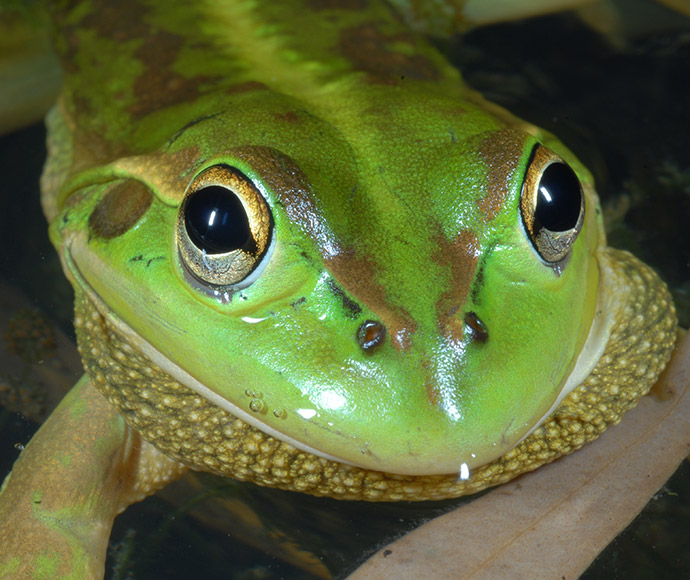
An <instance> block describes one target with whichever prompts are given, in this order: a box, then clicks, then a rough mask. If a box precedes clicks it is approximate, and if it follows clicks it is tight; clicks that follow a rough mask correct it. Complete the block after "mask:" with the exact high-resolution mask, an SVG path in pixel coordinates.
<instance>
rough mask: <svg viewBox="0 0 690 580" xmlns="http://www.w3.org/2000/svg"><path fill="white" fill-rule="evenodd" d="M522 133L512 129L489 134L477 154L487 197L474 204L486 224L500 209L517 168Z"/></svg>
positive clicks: (521, 153)
mask: <svg viewBox="0 0 690 580" xmlns="http://www.w3.org/2000/svg"><path fill="white" fill-rule="evenodd" d="M527 138H528V135H527V134H526V133H522V132H521V131H516V130H515V129H501V130H499V131H495V132H492V133H491V134H490V135H489V136H488V137H487V138H486V139H485V140H484V141H483V142H482V144H481V146H480V149H479V153H480V155H481V157H482V159H484V162H485V163H486V167H487V170H488V171H487V175H488V182H487V194H486V195H485V196H484V197H482V198H481V199H479V200H478V201H477V206H478V207H479V210H480V211H481V212H482V213H483V214H484V216H485V217H486V220H487V221H491V220H493V219H494V218H495V217H496V215H497V214H498V213H499V212H500V211H501V209H503V205H504V203H505V200H506V198H507V197H508V192H509V189H510V186H511V181H512V180H513V177H514V175H515V172H516V171H517V170H518V168H519V167H520V161H521V159H522V156H523V152H524V144H525V140H526V139H527Z"/></svg>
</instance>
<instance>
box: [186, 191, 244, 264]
mask: <svg viewBox="0 0 690 580" xmlns="http://www.w3.org/2000/svg"><path fill="white" fill-rule="evenodd" d="M184 223H185V226H186V228H187V233H188V234H189V237H190V239H191V240H192V242H194V245H195V246H197V247H198V248H199V249H200V250H204V251H205V252H206V253H207V254H224V253H226V252H232V251H233V250H238V249H240V248H243V247H245V245H246V244H247V243H248V242H249V241H250V240H251V239H252V238H251V235H252V234H251V230H250V229H249V220H248V219H247V212H246V211H245V209H244V206H243V205H242V202H241V201H240V200H239V198H238V197H237V196H236V195H235V194H234V193H233V192H232V191H230V190H229V189H226V188H225V187H221V186H219V185H211V186H209V187H204V188H202V189H200V190H199V191H197V192H195V193H193V194H192V195H191V196H190V197H189V198H188V200H187V205H186V206H185V215H184Z"/></svg>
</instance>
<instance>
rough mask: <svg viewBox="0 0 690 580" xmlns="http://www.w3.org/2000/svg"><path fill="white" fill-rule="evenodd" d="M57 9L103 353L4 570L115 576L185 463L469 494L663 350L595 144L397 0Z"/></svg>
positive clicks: (55, 224)
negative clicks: (115, 552)
mask: <svg viewBox="0 0 690 580" xmlns="http://www.w3.org/2000/svg"><path fill="white" fill-rule="evenodd" d="M51 10H52V11H51V19H52V22H53V26H54V44H55V48H56V51H57V53H58V56H59V57H60V59H61V62H62V68H63V87H62V92H61V95H60V97H59V100H58V102H57V104H56V106H55V107H54V108H53V109H52V110H51V112H50V113H49V115H48V117H47V120H46V123H47V126H48V131H49V134H48V150H49V157H48V161H47V163H46V167H45V169H44V173H43V176H42V190H43V194H42V203H43V208H44V213H45V214H46V217H47V219H48V221H49V223H50V235H51V239H52V241H53V243H54V245H55V247H56V249H57V251H58V253H59V255H60V259H61V261H62V264H63V269H64V271H65V274H66V276H67V277H68V279H69V280H70V281H71V283H72V285H73V287H74V291H75V317H74V323H75V329H76V333H77V339H78V344H79V349H80V353H81V356H82V359H83V363H84V368H85V375H84V377H83V378H82V379H81V380H80V381H79V382H78V383H77V384H76V385H75V387H74V388H73V389H72V390H71V391H70V393H69V394H68V395H67V396H66V397H65V399H64V400H63V402H62V403H61V404H60V406H59V407H58V408H57V409H56V410H55V412H54V413H53V415H52V416H51V417H50V418H49V419H48V421H47V422H46V423H45V424H44V426H43V427H42V428H41V429H40V430H39V432H38V433H37V434H36V436H35V437H34V438H33V439H32V441H31V442H30V443H29V444H28V445H27V447H26V449H25V450H24V451H23V452H22V454H21V455H20V458H19V459H18V460H17V463H16V465H15V467H14V469H13V471H12V473H11V474H10V475H9V476H8V477H7V479H6V480H5V482H4V484H3V488H2V492H1V493H0V513H1V514H2V515H1V517H0V522H2V523H1V524H0V546H2V550H0V554H1V555H0V578H32V577H36V576H37V575H38V576H39V577H40V576H41V575H42V576H43V577H50V578H99V577H102V576H103V566H104V560H105V553H106V549H107V545H108V539H109V534H110V529H111V527H112V522H113V520H114V518H115V516H116V515H117V514H118V513H120V512H121V511H123V510H124V509H126V507H127V506H128V505H130V504H132V503H134V502H136V501H138V500H140V499H142V498H144V497H145V496H147V495H150V494H152V493H154V492H155V491H157V490H158V489H160V488H161V487H163V486H165V485H166V484H167V483H169V482H171V481H173V480H175V479H177V478H178V477H180V476H181V475H183V474H184V473H186V472H187V471H189V470H190V469H191V470H198V471H207V472H210V473H214V474H217V475H222V476H225V477H230V478H234V479H237V480H240V481H248V482H253V483H256V484H259V485H264V486H269V487H276V488H282V489H287V490H291V491H296V492H301V493H308V494H312V495H317V496H328V497H332V498H336V499H342V500H365V501H372V502H374V501H403V500H414V501H421V500H440V499H447V498H453V497H458V496H461V495H466V494H473V493H476V492H478V491H481V490H483V489H486V488H488V487H492V486H496V485H499V484H501V483H504V482H507V481H509V480H511V479H514V478H515V477H518V476H519V475H520V474H522V473H525V472H528V471H531V470H534V469H537V468H538V467H540V466H542V465H544V464H547V463H549V462H551V461H554V460H556V459H558V458H559V457H561V456H563V455H565V454H568V453H570V452H572V451H575V450H577V449H579V448H580V447H582V446H583V445H584V444H586V443H588V442H591V441H593V440H594V439H596V438H597V437H598V436H599V435H600V434H601V433H602V432H603V431H604V430H605V429H606V428H607V427H609V426H611V425H615V424H616V423H617V422H618V421H619V420H621V418H622V416H623V415H624V413H625V412H626V411H627V410H629V409H630V408H631V407H632V406H634V404H635V402H636V401H637V400H638V399H639V398H640V397H641V396H643V395H644V394H645V393H646V392H647V391H648V390H649V388H650V387H651V386H652V385H653V384H654V382H655V380H656V378H657V376H658V375H659V374H660V373H661V371H662V370H663V368H664V367H665V365H666V362H667V360H668V358H669V356H670V353H671V350H672V349H673V344H674V339H675V336H676V326H677V323H676V317H675V311H674V306H673V301H672V299H671V297H670V295H669V292H668V290H667V288H666V286H665V284H664V283H663V282H662V281H661V280H660V278H659V277H658V276H657V275H656V273H654V271H653V270H652V269H651V268H649V267H648V266H646V265H645V264H644V263H642V262H641V261H640V260H638V259H637V258H635V257H634V256H632V255H631V254H629V253H627V252H624V251H620V250H616V249H613V248H611V247H609V246H608V245H607V243H606V237H605V233H604V230H603V220H602V212H601V209H600V206H599V203H598V198H597V194H596V191H595V187H594V183H593V178H592V176H591V174H590V173H589V171H588V170H587V169H586V168H585V167H584V166H583V165H582V163H581V162H580V161H579V160H578V159H577V158H576V157H575V155H573V153H572V152H571V151H570V150H569V149H567V148H566V147H565V145H563V144H562V143H561V142H560V141H559V140H558V139H557V138H556V137H554V136H553V135H551V134H550V133H548V132H546V131H544V130H542V129H539V128H538V127H535V126H533V125H531V124H529V123H527V122H525V121H522V120H521V119H518V118H517V117H515V116H513V115H512V114H510V113H509V112H507V111H505V110H504V109H502V108H500V107H498V106H496V105H494V104H492V103H489V102H488V101H486V100H485V99H484V98H483V97H482V96H481V95H479V94H478V93H476V92H475V91H473V90H472V89H470V88H469V87H468V86H467V85H466V84H464V83H463V81H462V77H461V75H460V73H459V71H457V69H456V68H454V67H453V66H452V65H451V64H450V63H449V62H448V61H447V60H446V58H445V57H444V56H443V55H442V54H441V53H440V52H439V50H438V49H437V48H436V47H435V46H434V45H433V44H432V43H430V42H429V41H428V40H427V39H426V38H425V37H423V36H421V35H419V34H417V33H415V32H413V31H411V30H410V28H409V25H408V23H406V22H405V21H404V20H403V19H402V18H401V17H400V16H399V15H398V13H397V12H395V11H394V10H393V9H392V8H391V7H390V6H389V5H388V4H386V3H384V2H364V1H360V0H347V1H343V2H337V3H336V2H330V1H328V0H291V1H290V2H262V3H260V4H256V5H254V4H251V3H246V2H239V1H236V0H224V1H223V2H215V3H212V4H210V3H209V5H202V4H200V3H194V5H192V4H188V3H181V2H180V3H176V4H174V5H171V3H165V4H164V3H161V2H156V1H153V0H151V1H144V0H128V1H127V2H126V5H125V4H123V3H118V5H117V6H115V5H114V4H110V3H107V2H94V1H86V0H77V1H62V2H56V3H54V5H53V6H52V8H51ZM304 30H309V31H313V33H310V34H307V35H305V34H300V32H302V31H304Z"/></svg>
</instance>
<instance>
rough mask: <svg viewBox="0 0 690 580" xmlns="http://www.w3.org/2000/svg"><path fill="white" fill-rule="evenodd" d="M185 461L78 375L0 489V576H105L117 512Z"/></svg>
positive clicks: (162, 482) (18, 579)
mask: <svg viewBox="0 0 690 580" xmlns="http://www.w3.org/2000/svg"><path fill="white" fill-rule="evenodd" d="M186 469H187V468H186V467H184V466H183V465H181V464H179V463H177V462H174V461H172V460H171V459H169V458H167V457H165V456H163V455H161V454H160V453H159V452H157V451H156V450H155V449H153V447H152V446H151V445H149V444H148V443H146V442H145V441H143V440H142V439H141V437H140V436H139V435H138V434H137V433H136V432H135V431H133V430H132V429H131V428H129V427H128V426H127V425H126V424H125V422H124V420H123V419H122V417H121V416H120V415H119V414H118V413H117V412H116V411H115V410H114V408H113V407H112V406H111V405H110V404H109V403H108V402H107V401H106V400H105V399H104V398H103V397H102V396H101V395H100V394H99V393H98V392H97V391H96V390H95V389H94V387H93V386H92V385H91V382H90V381H89V379H88V378H87V377H84V378H82V379H81V380H80V381H79V382H78V383H77V385H75V387H74V388H73V389H72V390H71V391H70V393H69V394H68V395H67V396H66V397H65V399H64V400H63V401H62V403H61V404H60V405H59V406H58V408H57V409H56V410H55V412H54V413H53V414H52V415H51V416H50V418H49V419H48V421H47V422H46V423H45V424H44V425H43V426H42V427H41V429H40V430H39V431H38V433H37V434H36V435H35V436H34V438H33V439H32V440H31V442H30V443H29V444H28V445H27V447H26V449H25V450H24V451H23V452H22V454H21V455H20V457H19V459H18V460H17V462H16V463H15V465H14V469H13V471H12V473H11V474H10V475H9V476H8V477H7V479H6V480H5V483H4V485H3V489H2V493H0V578H2V579H9V578H12V579H13V580H24V579H27V580H28V579H29V578H31V579H33V578H51V579H53V578H64V579H67V578H69V579H70V580H77V579H79V580H83V579H92V578H102V577H103V572H104V563H105V557H106V551H107V546H108V538H109V536H110V530H111V527H112V523H113V520H114V518H115V516H116V515H117V514H118V513H119V512H121V511H122V510H123V509H124V508H125V507H127V506H128V505H129V504H131V503H133V502H135V501H138V500H140V499H143V498H144V497H145V496H147V495H149V494H151V493H153V492H154V491H156V490H157V489H159V488H160V487H162V486H163V485H165V484H166V483H168V482H170V481H171V480H173V479H176V478H177V477H179V476H180V475H181V474H182V473H184V472H185V471H186Z"/></svg>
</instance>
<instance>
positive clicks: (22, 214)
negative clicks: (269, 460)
mask: <svg viewBox="0 0 690 580" xmlns="http://www.w3.org/2000/svg"><path fill="white" fill-rule="evenodd" d="M671 22H672V24H673V25H672V26H664V27H662V29H661V30H660V31H655V32H654V33H653V34H642V35H641V36H638V37H635V38H634V39H632V40H630V41H629V43H628V45H627V46H626V47H625V48H623V49H618V50H616V49H613V48H611V46H610V45H607V44H606V43H605V42H603V41H602V40H601V38H600V37H599V36H597V35H596V34H594V33H592V32H591V31H589V30H588V29H587V28H585V27H584V26H583V25H582V24H580V23H579V22H577V21H575V20H574V19H572V18H567V17H550V18H544V19H538V20H535V21H532V22H529V23H524V24H517V25H506V26H500V27H493V28H491V29H487V30H481V31H477V32H475V33H473V34H470V35H468V36H467V37H465V38H464V39H463V40H462V41H458V42H457V43H455V42H454V43H451V45H450V46H448V47H446V48H447V49H448V50H450V51H452V52H453V53H454V55H455V58H456V60H457V62H458V63H459V65H460V66H461V69H462V70H463V71H464V74H465V78H466V79H467V80H468V81H469V82H470V83H471V84H473V85H474V86H475V87H476V88H478V89H480V90H482V91H483V92H485V94H487V95H488V96H489V97H490V98H491V99H492V100H494V101H496V102H498V103H500V104H503V105H504V106H506V107H507V108H508V109H510V110H512V111H513V112H516V113H518V114H520V115H521V116H523V117H525V118H527V119H529V120H531V121H534V122H535V123H536V124H539V125H541V126H543V127H545V128H547V129H549V130H551V131H553V132H554V133H556V134H557V135H559V137H561V139H562V140H564V141H565V142H566V143H567V144H568V145H569V146H570V147H571V148H572V149H574V150H575V152H576V153H577V154H578V155H579V156H580V157H581V158H582V159H583V161H585V162H586V163H587V164H588V165H589V167H590V168H591V169H592V170H593V172H594V173H595V176H596V178H597V184H598V189H599V193H600V195H601V196H602V201H603V204H604V209H605V212H606V213H607V215H608V217H609V218H610V219H609V221H608V227H609V236H610V243H611V245H614V246H617V247H625V248H628V249H631V251H633V252H634V253H636V254H637V255H638V256H640V257H641V258H643V259H644V260H645V261H647V262H648V263H650V264H652V265H653V266H654V267H655V268H657V269H658V270H659V271H660V272H661V274H662V276H663V277H664V279H665V280H667V281H668V283H669V285H670V287H671V289H672V291H673V292H674V295H675V297H676V301H677V304H678V306H679V311H680V313H681V319H682V320H683V323H684V326H685V327H687V326H688V322H689V321H690V316H689V312H690V309H689V307H688V293H689V291H690V282H689V278H690V277H689V276H688V274H689V271H688V263H689V262H690V236H688V235H687V230H688V227H689V226H690V147H689V145H690V138H689V137H688V134H687V133H688V127H690V108H689V107H688V103H690V85H689V84H688V83H689V79H690V32H689V31H690V27H688V26H685V27H683V26H680V27H679V26H678V25H679V24H682V22H681V21H680V19H679V18H674V19H672V20H671ZM44 138H45V135H44V131H43V129H42V127H40V126H36V127H32V128H29V129H26V130H23V131H20V132H17V133H14V134H12V135H9V136H7V137H5V138H3V139H2V140H0V168H1V170H2V172H1V174H2V175H3V188H4V189H6V190H7V191H6V192H5V196H4V198H3V199H4V200H5V209H4V211H3V212H0V219H1V220H2V221H3V223H2V227H0V236H2V237H1V239H2V244H3V248H4V250H5V251H4V253H3V255H2V256H1V257H0V272H1V274H2V276H3V277H4V278H5V279H6V280H7V281H8V282H9V283H10V284H12V285H13V286H14V287H17V288H19V289H20V290H21V292H22V293H23V294H24V295H25V297H26V298H27V300H28V301H29V302H30V303H31V304H34V305H35V306H36V307H37V308H40V309H41V310H42V311H43V312H44V313H45V314H46V316H47V317H48V319H49V320H50V321H51V323H53V324H55V325H56V326H57V327H58V328H62V329H64V330H65V332H67V333H69V332H70V330H69V325H70V318H71V298H70V289H69V286H68V285H67V283H66V282H65V281H64V278H63V277H62V275H61V273H60V271H59V264H58V263H57V260H56V258H55V255H54V252H53V251H52V248H51V247H50V245H49V243H48V241H47V237H46V235H45V223H44V221H43V219H42V216H41V213H40V207H39V205H38V189H37V180H38V176H39V174H40V168H41V165H42V162H43V158H44V156H45V149H44V144H43V143H44ZM2 330H3V332H4V329H2ZM29 396H33V395H32V394H31V393H29ZM36 396H40V394H36ZM0 429H1V430H0V445H1V446H2V450H3V451H2V452H0V470H2V474H4V473H5V472H6V471H7V470H8V469H9V466H10V464H11V462H12V461H13V459H14V457H16V454H17V453H18V450H16V449H15V448H14V445H15V444H16V443H20V444H22V443H26V441H28V439H29V437H30V435H31V432H32V431H33V429H34V426H33V424H32V423H30V422H29V421H27V420H26V419H24V418H23V417H22V416H21V415H19V414H16V413H14V412H11V411H5V412H4V413H3V414H0ZM210 485H211V488H213V489H215V490H217V491H218V493H220V490H219V488H223V489H222V491H223V492H224V493H226V494H229V496H230V497H231V498H239V499H241V500H242V502H244V504H243V505H245V506H248V507H246V508H245V511H243V512H241V514H240V515H238V516H236V517H240V516H241V515H244V516H247V514H253V517H254V518H255V519H256V521H260V522H261V523H262V525H263V526H264V527H265V528H266V529H268V530H270V531H271V532H272V533H273V535H274V536H279V537H286V538H289V539H290V540H291V541H292V542H293V543H294V544H296V545H300V546H304V547H305V549H307V550H310V551H312V552H314V553H316V554H317V555H318V559H320V560H321V561H323V563H324V565H325V566H327V567H328V568H329V569H330V570H331V571H332V572H333V573H334V574H335V575H336V576H342V575H343V574H345V573H346V572H347V571H349V570H350V569H351V567H352V565H353V564H354V563H355V562H356V561H357V560H361V559H363V558H364V557H365V556H366V555H367V554H368V553H371V552H372V551H374V550H375V549H376V548H377V547H378V546H379V545H380V544H381V543H382V542H384V541H385V540H387V539H391V538H392V537H395V536H396V535H397V534H400V533H401V532H402V531H403V530H404V529H409V528H410V527H411V526H413V525H415V523H416V522H418V521H420V520H421V519H425V518H429V517H433V516H434V515H436V514H438V513H440V511H441V510H444V509H449V508H450V507H452V506H454V505H456V504H457V503H458V502H441V503H435V504H424V505H415V504H407V505H402V506H395V505H380V506H376V505H375V506H371V505H362V504H351V503H344V502H336V501H333V500H328V499H318V498H311V497H304V496H300V495H298V494H292V493H288V492H277V491H274V490H265V489H260V488H257V487H255V486H253V485H251V484H237V483H233V482H227V481H224V480H219V479H215V478H214V479H213V480H212V482H211V484H210ZM173 491H174V490H173ZM178 493H179V494H180V495H182V497H183V498H184V501H186V502H188V503H191V504H195V505H194V506H192V505H188V506H186V507H183V508H179V507H177V508H174V507H171V506H170V504H168V503H167V502H166V501H165V500H163V499H161V498H158V497H154V498H150V499H149V500H146V501H145V502H142V503H141V504H139V505H137V506H134V507H133V508H130V509H129V510H127V512H126V513H125V514H124V515H123V516H121V517H120V518H118V520H117V522H116V526H115V531H114V534H113V541H112V544H113V551H112V555H111V558H110V559H109V562H108V575H107V577H108V578H110V579H114V580H124V579H126V578H136V579H138V580H147V579H149V578H161V577H165V578H169V579H171V580H174V579H175V578H190V577H194V576H197V575H198V574H199V573H200V572H199V571H200V569H203V575H204V577H205V578H208V579H216V578H218V579H221V578H222V579H228V578H237V579H248V578H257V579H258V578H285V579H288V578H290V579H296V578H314V577H315V576H313V575H310V574H308V573H306V572H304V571H302V570H301V569H300V568H298V567H294V566H290V565H288V564H286V563H285V562H284V561H283V560H282V559H281V558H279V557H276V556H274V555H268V554H266V553H264V552H262V551H260V550H255V549H252V548H248V547H247V546H246V544H244V543H242V542H239V541H238V540H236V539H234V538H232V537H229V536H228V534H227V531H224V530H220V531H219V530H217V529H215V528H214V527H212V526H208V525H204V524H203V523H200V522H199V521H198V520H197V519H195V517H193V516H192V515H191V510H192V507H194V508H198V507H200V506H201V507H203V506H208V505H209V502H210V497H215V495H216V493H215V492H214V493H212V494H210V495H209V494H208V492H205V491H204V492H200V495H194V494H191V495H190V493H188V492H187V491H185V490H180V491H178ZM183 503H184V502H183ZM178 505H179V504H178ZM214 509H216V508H211V512H213V511H214ZM248 519H251V518H248ZM689 534H690V467H688V464H687V462H686V463H685V464H684V465H683V466H681V468H680V469H679V471H678V473H677V474H676V475H675V476H674V477H673V478H672V479H671V480H670V481H669V483H668V484H667V485H666V487H665V488H664V490H662V491H661V492H660V493H659V494H657V496H656V497H655V498H654V499H653V500H652V501H651V502H650V503H649V505H648V506H647V508H646V509H645V511H644V512H643V514H642V515H641V516H640V517H638V518H637V519H636V520H635V522H634V523H633V524H632V525H631V526H630V528H629V529H628V530H626V531H625V532H624V533H623V534H621V535H620V536H619V537H618V538H617V539H616V541H615V542H614V543H613V544H611V545H610V546H609V547H608V548H607V549H606V551H605V552H604V553H603V554H602V555H601V556H600V557H599V558H598V559H597V561H596V562H595V563H594V564H593V566H592V567H591V568H590V570H589V571H588V572H587V573H586V574H585V576H584V578H586V579H588V580H593V579H596V578H607V579H612V578H613V579H615V578H636V579H638V578H640V579H641V578H657V579H659V578H661V579H663V578H673V579H676V578H681V577H690V550H689V549H688V548H689V547H690V537H689ZM284 544H285V542H283V543H282V544H281V545H283V546H284ZM574 549H576V547H574Z"/></svg>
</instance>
